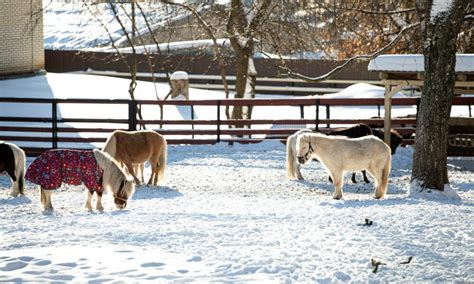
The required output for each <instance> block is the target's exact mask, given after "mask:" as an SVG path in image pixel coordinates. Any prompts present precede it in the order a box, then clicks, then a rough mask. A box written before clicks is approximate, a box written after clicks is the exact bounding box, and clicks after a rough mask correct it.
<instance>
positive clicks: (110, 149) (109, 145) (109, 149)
mask: <svg viewBox="0 0 474 284" xmlns="http://www.w3.org/2000/svg"><path fill="white" fill-rule="evenodd" d="M115 133H116V132H115V131H114V132H112V135H110V137H109V138H107V141H105V145H104V149H102V151H103V152H106V153H108V154H110V156H112V157H115V154H116V153H117V138H115Z"/></svg>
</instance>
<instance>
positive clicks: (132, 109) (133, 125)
mask: <svg viewBox="0 0 474 284" xmlns="http://www.w3.org/2000/svg"><path fill="white" fill-rule="evenodd" d="M137 107H138V104H137V101H135V100H132V101H129V102H128V130H129V131H135V130H137Z"/></svg>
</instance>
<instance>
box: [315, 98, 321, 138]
mask: <svg viewBox="0 0 474 284" xmlns="http://www.w3.org/2000/svg"><path fill="white" fill-rule="evenodd" d="M319 103H320V100H319V99H316V118H315V121H314V123H315V124H316V131H319Z"/></svg>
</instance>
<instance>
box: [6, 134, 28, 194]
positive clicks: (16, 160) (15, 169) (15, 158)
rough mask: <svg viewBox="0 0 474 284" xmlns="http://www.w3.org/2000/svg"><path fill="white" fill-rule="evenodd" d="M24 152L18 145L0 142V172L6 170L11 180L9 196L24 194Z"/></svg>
mask: <svg viewBox="0 0 474 284" xmlns="http://www.w3.org/2000/svg"><path fill="white" fill-rule="evenodd" d="M25 166H26V158H25V152H23V150H21V149H20V148H18V146H16V145H14V144H11V143H6V142H0V174H1V173H3V172H6V173H7V174H8V176H9V177H10V179H11V180H12V188H11V190H10V196H18V195H19V194H21V195H23V194H24V189H25V172H26V167H25Z"/></svg>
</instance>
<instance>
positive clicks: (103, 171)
mask: <svg viewBox="0 0 474 284" xmlns="http://www.w3.org/2000/svg"><path fill="white" fill-rule="evenodd" d="M25 178H26V179H27V180H29V181H30V182H32V183H35V184H38V185H39V186H40V197H41V204H42V205H43V208H44V210H48V211H52V210H53V206H52V203H51V195H52V193H53V190H54V189H57V188H59V187H60V186H61V185H62V183H67V184H71V185H80V184H84V186H85V187H86V188H87V193H88V194H87V200H86V208H87V209H89V210H92V206H91V199H92V195H93V193H94V192H95V193H96V194H97V204H96V209H97V210H99V211H102V210H104V207H103V206H102V202H101V200H102V193H103V191H104V190H109V191H110V192H112V194H113V196H114V203H115V205H116V206H117V208H119V209H123V208H125V207H126V206H127V201H128V199H129V198H130V197H131V196H132V195H133V192H134V191H135V185H134V184H133V180H132V177H131V175H130V174H129V173H128V172H127V170H126V169H123V168H121V167H120V166H119V164H118V163H117V162H116V161H115V160H114V159H113V158H112V157H110V155H108V154H107V153H104V152H102V151H99V150H97V149H95V150H94V151H79V150H65V149H59V150H50V151H46V152H44V153H42V154H41V155H40V156H39V157H37V158H36V159H35V160H34V161H33V163H31V165H30V166H29V167H28V170H27V172H26V175H25Z"/></svg>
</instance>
